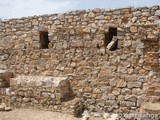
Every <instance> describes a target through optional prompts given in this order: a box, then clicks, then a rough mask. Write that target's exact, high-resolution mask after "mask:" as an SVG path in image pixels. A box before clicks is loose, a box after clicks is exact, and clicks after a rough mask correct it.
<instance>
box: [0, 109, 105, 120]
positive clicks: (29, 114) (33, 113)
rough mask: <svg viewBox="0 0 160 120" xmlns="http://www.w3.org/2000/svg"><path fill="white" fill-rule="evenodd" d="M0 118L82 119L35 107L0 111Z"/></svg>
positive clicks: (23, 119)
mask: <svg viewBox="0 0 160 120" xmlns="http://www.w3.org/2000/svg"><path fill="white" fill-rule="evenodd" d="M0 120H82V118H75V117H73V116H72V115H68V114H63V113H58V112H52V111H44V110H35V109H22V108H21V109H14V110H12V111H8V112H0ZM89 120H104V119H101V118H90V119H89Z"/></svg>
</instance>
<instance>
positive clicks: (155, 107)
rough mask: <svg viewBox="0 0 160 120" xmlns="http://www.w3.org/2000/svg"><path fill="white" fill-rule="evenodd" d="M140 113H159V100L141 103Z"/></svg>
mask: <svg viewBox="0 0 160 120" xmlns="http://www.w3.org/2000/svg"><path fill="white" fill-rule="evenodd" d="M140 112H141V113H148V114H159V115H160V102H156V103H152V102H145V103H142V105H141V108H140Z"/></svg>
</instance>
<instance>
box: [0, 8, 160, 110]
mask: <svg viewBox="0 0 160 120" xmlns="http://www.w3.org/2000/svg"><path fill="white" fill-rule="evenodd" d="M159 28H160V22H159V6H153V7H140V8H130V7H129V8H119V9H94V10H77V11H71V12H68V13H64V14H63V13H61V14H54V15H53V14H52V15H44V16H33V17H26V18H21V19H10V20H2V21H0V68H1V69H3V70H8V71H12V72H13V73H14V75H15V76H16V77H15V78H13V79H11V80H10V88H2V89H1V90H0V96H2V98H4V97H7V98H8V99H9V100H11V104H14V105H15V106H16V105H17V106H23V107H28V106H34V107H37V108H38V107H40V106H41V107H43V108H47V109H49V110H55V111H61V110H66V111H67V110H68V107H69V108H70V109H69V110H70V111H69V112H71V113H73V110H74V105H67V104H65V105H64V103H65V102H66V101H68V100H70V99H73V98H74V97H75V96H76V97H79V98H80V99H81V100H82V103H84V105H85V108H86V109H88V110H90V111H96V112H104V111H108V112H116V111H117V109H119V108H122V109H123V110H124V111H123V112H128V113H129V112H135V111H138V110H139V107H140V104H142V102H143V101H151V102H157V101H158V100H159V98H158V96H159V95H160V91H159V88H158V87H157V86H152V84H153V83H154V82H156V83H157V84H158V83H159V69H158V64H159V62H160V59H159V53H158V51H160V50H159V39H158V38H159ZM39 31H45V32H46V34H45V35H44V36H43V35H42V34H41V32H39ZM115 36H116V37H115ZM112 38H113V39H112ZM43 39H45V40H43ZM111 39H112V40H111ZM117 40H118V41H117ZM46 41H48V42H49V43H48V42H46ZM113 41H114V42H113ZM43 42H44V43H45V42H46V43H45V44H46V48H45V49H43V47H42V46H43V44H44V43H43ZM117 44H118V45H117ZM112 48H113V49H112ZM3 74H4V73H3ZM23 75H24V77H23ZM0 76H2V74H1V73H0ZM8 76H9V77H8ZM4 78H5V79H4ZM9 78H11V75H6V76H5V77H2V78H1V77H0V87H2V86H3V87H4V86H5V87H9V85H8V86H6V83H5V82H2V81H9ZM63 78H64V79H63ZM144 96H147V97H144ZM140 97H142V98H143V97H144V99H143V100H142V99H140ZM77 103H81V102H77ZM77 106H78V105H77ZM77 110H79V108H77Z"/></svg>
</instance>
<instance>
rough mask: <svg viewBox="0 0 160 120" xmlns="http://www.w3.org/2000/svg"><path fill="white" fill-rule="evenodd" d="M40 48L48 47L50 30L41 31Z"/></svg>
mask: <svg viewBox="0 0 160 120" xmlns="http://www.w3.org/2000/svg"><path fill="white" fill-rule="evenodd" d="M39 37H40V48H41V49H48V44H49V39H48V32H47V31H40V32H39Z"/></svg>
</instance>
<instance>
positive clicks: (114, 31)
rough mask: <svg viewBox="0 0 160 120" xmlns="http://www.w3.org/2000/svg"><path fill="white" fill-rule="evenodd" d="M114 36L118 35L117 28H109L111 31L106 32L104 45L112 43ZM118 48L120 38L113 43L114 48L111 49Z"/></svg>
mask: <svg viewBox="0 0 160 120" xmlns="http://www.w3.org/2000/svg"><path fill="white" fill-rule="evenodd" d="M113 36H117V28H112V27H110V28H109V31H108V32H106V33H105V40H104V46H105V47H106V46H108V44H110V42H111V41H112V38H113ZM117 48H118V40H117V41H115V43H114V44H113V47H112V49H110V50H111V51H114V50H116V49H117Z"/></svg>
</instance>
